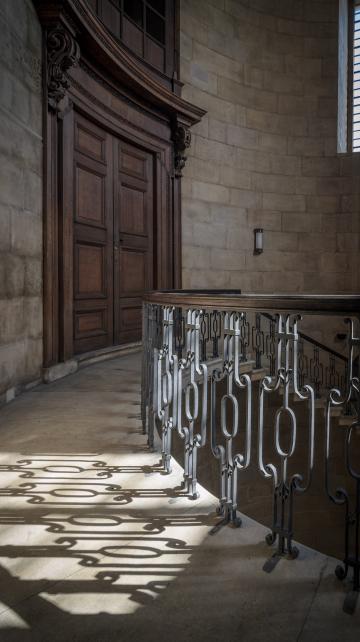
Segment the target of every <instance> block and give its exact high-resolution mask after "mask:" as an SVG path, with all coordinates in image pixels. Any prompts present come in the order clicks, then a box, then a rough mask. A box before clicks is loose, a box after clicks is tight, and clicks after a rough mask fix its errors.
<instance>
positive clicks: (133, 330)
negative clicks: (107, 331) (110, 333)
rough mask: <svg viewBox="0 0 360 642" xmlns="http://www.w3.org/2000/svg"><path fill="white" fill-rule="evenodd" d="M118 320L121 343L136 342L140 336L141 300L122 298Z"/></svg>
mask: <svg viewBox="0 0 360 642" xmlns="http://www.w3.org/2000/svg"><path fill="white" fill-rule="evenodd" d="M120 313H121V314H120V318H119V332H120V336H121V340H122V342H123V343H128V342H131V341H137V340H138V337H139V336H141V326H142V305H141V299H140V300H139V299H138V298H134V299H131V298H129V299H127V298H125V297H122V299H121V308H120Z"/></svg>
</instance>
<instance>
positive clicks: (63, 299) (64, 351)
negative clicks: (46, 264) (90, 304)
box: [59, 107, 74, 361]
mask: <svg viewBox="0 0 360 642" xmlns="http://www.w3.org/2000/svg"><path fill="white" fill-rule="evenodd" d="M60 141H61V146H60V149H59V152H60V154H59V156H60V159H59V164H60V177H59V178H60V185H61V192H60V194H59V196H60V212H59V248H60V249H61V251H60V252H59V287H60V290H59V300H60V306H59V307H60V316H59V322H60V323H59V325H60V346H59V347H60V352H59V357H60V360H61V361H66V360H67V359H70V357H72V355H73V265H74V254H73V246H74V242H73V233H74V229H73V209H74V166H73V164H71V163H69V162H68V159H69V158H72V150H73V149H74V111H73V109H72V108H71V107H70V109H69V110H67V111H66V112H65V114H64V115H63V116H62V118H61V121H60Z"/></svg>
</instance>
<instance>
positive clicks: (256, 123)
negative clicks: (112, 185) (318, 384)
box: [180, 0, 359, 293]
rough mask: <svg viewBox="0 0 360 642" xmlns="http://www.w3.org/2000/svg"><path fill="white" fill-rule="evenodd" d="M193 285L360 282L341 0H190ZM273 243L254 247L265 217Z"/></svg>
mask: <svg viewBox="0 0 360 642" xmlns="http://www.w3.org/2000/svg"><path fill="white" fill-rule="evenodd" d="M180 7H181V16H180V24H181V47H180V54H181V79H182V81H183V82H184V83H185V86H184V89H183V96H184V98H186V99H189V100H191V101H193V102H194V103H196V104H198V105H199V106H201V107H203V108H204V109H206V110H207V112H208V114H207V116H206V117H205V118H204V119H203V121H202V122H201V123H200V124H199V125H198V126H197V127H196V128H194V136H193V143H192V147H191V150H190V158H189V160H188V162H187V166H186V169H185V171H184V181H183V196H182V202H183V285H184V287H195V288H197V287H199V288H201V287H220V288H221V287H230V288H234V287H239V288H242V289H243V290H244V291H254V292H256V291H257V292H277V291H278V292H281V291H282V292H324V293H325V292H331V291H333V292H349V291H356V290H358V287H359V278H358V277H359V266H358V264H359V261H358V252H359V235H358V229H359V227H358V226H359V223H358V220H359V214H358V213H359V206H358V198H357V192H358V184H359V180H358V178H357V177H358V171H357V170H356V168H355V167H354V161H353V158H351V157H347V156H339V155H337V153H336V124H337V123H336V121H337V21H338V14H337V7H338V3H337V0H322V1H319V0H317V1H316V0H315V1H313V0H303V1H301V0H278V1H277V2H273V1H272V0H197V1H196V2H193V1H192V0H181V3H180ZM256 227H263V228H264V245H265V251H264V253H263V254H262V255H260V256H254V254H253V229H254V228H256Z"/></svg>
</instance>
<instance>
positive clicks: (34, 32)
mask: <svg viewBox="0 0 360 642" xmlns="http://www.w3.org/2000/svg"><path fill="white" fill-rule="evenodd" d="M0 31H1V44H0V50H1V61H0V78H1V92H0V110H1V119H0V163H1V182H0V403H1V401H3V398H5V399H7V400H10V399H12V397H13V396H14V395H15V394H16V393H17V392H18V391H19V390H20V389H21V388H22V387H23V386H24V385H25V384H27V383H30V382H31V383H33V382H35V381H36V380H38V379H39V378H40V377H41V369H42V258H43V257H42V177H43V169H42V91H41V42H42V40H41V38H42V36H41V28H40V24H39V21H38V18H37V15H36V12H35V8H34V5H33V3H32V2H31V0H4V2H0Z"/></svg>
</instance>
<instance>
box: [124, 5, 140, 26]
mask: <svg viewBox="0 0 360 642" xmlns="http://www.w3.org/2000/svg"><path fill="white" fill-rule="evenodd" d="M124 12H125V14H126V15H127V16H128V18H131V20H133V21H134V22H135V23H136V24H137V25H139V26H140V27H142V26H143V15H144V5H143V2H142V0H124Z"/></svg>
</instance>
